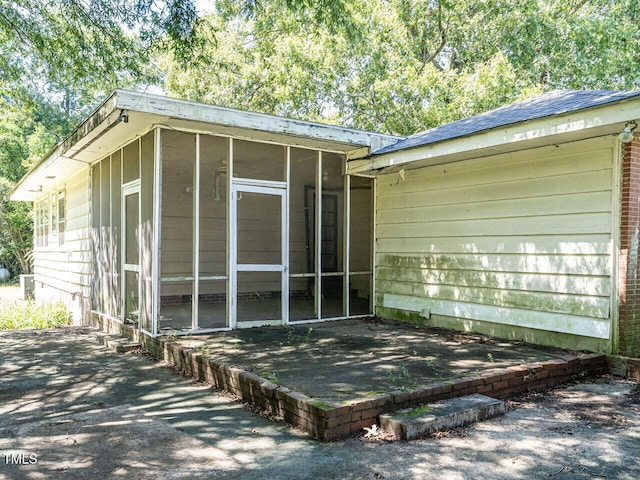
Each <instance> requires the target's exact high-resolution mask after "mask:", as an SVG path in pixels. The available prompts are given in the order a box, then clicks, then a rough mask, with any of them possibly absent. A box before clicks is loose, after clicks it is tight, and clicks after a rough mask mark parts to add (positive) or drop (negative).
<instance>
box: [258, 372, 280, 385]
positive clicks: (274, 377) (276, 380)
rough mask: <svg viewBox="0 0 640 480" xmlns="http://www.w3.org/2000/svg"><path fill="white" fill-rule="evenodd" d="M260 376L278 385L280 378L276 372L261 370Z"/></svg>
mask: <svg viewBox="0 0 640 480" xmlns="http://www.w3.org/2000/svg"><path fill="white" fill-rule="evenodd" d="M262 376H263V377H264V378H266V379H267V380H269V381H270V382H273V383H275V384H276V385H280V379H279V378H278V374H277V373H276V372H262Z"/></svg>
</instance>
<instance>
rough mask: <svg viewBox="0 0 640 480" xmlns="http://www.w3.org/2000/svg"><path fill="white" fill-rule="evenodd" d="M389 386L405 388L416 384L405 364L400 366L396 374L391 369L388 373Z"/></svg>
mask: <svg viewBox="0 0 640 480" xmlns="http://www.w3.org/2000/svg"><path fill="white" fill-rule="evenodd" d="M388 376H389V383H390V384H391V388H393V389H396V390H406V389H407V388H412V387H415V386H416V382H415V380H414V379H413V377H412V376H411V373H410V372H409V370H408V369H407V367H406V366H405V365H402V366H401V367H400V374H399V375H396V374H395V373H394V372H393V371H390V372H389V373H388Z"/></svg>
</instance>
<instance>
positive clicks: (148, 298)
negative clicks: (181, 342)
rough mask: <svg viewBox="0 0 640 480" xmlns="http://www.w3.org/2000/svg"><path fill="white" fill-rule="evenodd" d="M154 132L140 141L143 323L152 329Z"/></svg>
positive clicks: (141, 319) (141, 297)
mask: <svg viewBox="0 0 640 480" xmlns="http://www.w3.org/2000/svg"><path fill="white" fill-rule="evenodd" d="M154 151H155V134H154V131H151V132H149V133H147V134H146V135H145V136H143V137H142V138H141V140H140V326H141V327H142V328H144V329H145V330H147V331H149V332H150V331H152V329H153V327H152V320H153V317H152V315H153V254H154V248H153V214H154V208H153V199H154V195H153V185H154V175H155V169H154V156H155V152H154Z"/></svg>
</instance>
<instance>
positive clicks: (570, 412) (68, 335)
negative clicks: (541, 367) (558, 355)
mask: <svg viewBox="0 0 640 480" xmlns="http://www.w3.org/2000/svg"><path fill="white" fill-rule="evenodd" d="M510 406H511V407H512V409H511V410H510V411H509V412H508V413H507V415H506V416H504V417H499V418H496V419H493V420H490V421H486V422H483V423H480V424H477V425H474V426H470V427H468V428H466V429H459V430H455V431H452V432H446V433H444V434H440V435H437V438H427V439H424V440H419V441H412V442H394V443H385V442H383V441H376V440H374V441H372V440H369V439H366V438H364V437H359V438H350V439H347V440H344V441H340V442H333V443H328V444H323V443H320V442H318V441H316V440H312V439H310V438H308V437H307V436H306V435H305V434H304V433H302V432H299V431H297V430H294V429H291V428H288V427H287V426H285V425H282V424H279V423H272V422H270V421H269V420H267V419H264V418H262V417H260V416H257V415H254V414H253V413H252V412H251V411H249V410H248V409H247V408H246V407H245V406H243V405H242V404H239V403H236V402H234V401H233V399H230V398H229V397H227V396H225V395H222V394H220V393H218V392H213V391H212V390H211V389H210V388H209V387H208V386H206V385H203V384H194V383H193V382H192V381H190V380H188V379H185V378H183V377H180V376H178V375H177V374H175V373H174V372H173V371H171V370H169V369H167V368H164V367H163V366H162V365H161V364H158V363H157V362H156V361H154V360H153V359H151V358H149V357H147V356H144V355H135V354H129V355H116V354H113V353H110V352H109V351H107V350H106V349H104V348H103V347H101V346H99V345H98V344H97V343H96V342H95V341H94V339H93V332H92V331H91V330H88V329H78V328H61V329H54V330H49V331H46V332H11V333H0V419H1V420H2V422H1V424H0V479H21V478H25V479H46V478H54V479H88V478H91V479H93V478H99V479H111V478H127V479H131V478H140V479H145V478H153V479H157V478H165V479H192V478H198V479H200V478H225V479H226V478H256V479H257V478H260V479H263V478H269V479H271V478H274V479H298V478H319V479H320V478H322V479H343V478H344V479H375V478H387V479H421V478H447V479H457V478H460V479H464V478H478V479H480V478H482V479H488V478H504V479H507V478H509V479H512V478H522V479H529V478H558V479H560V478H572V479H573V478H621V479H626V478H628V479H637V478H640V464H639V463H638V461H637V453H638V446H639V445H640V389H639V387H638V385H637V383H635V382H630V381H622V380H619V379H613V378H604V379H599V380H597V381H594V382H590V383H584V384H576V385H571V386H568V387H566V388H563V389H556V390H553V391H550V392H546V393H545V394H544V395H543V394H540V393H530V394H527V395H522V396H520V397H518V398H514V399H513V400H512V401H511V402H510ZM18 459H21V463H25V464H24V465H15V463H16V462H17V460H18ZM33 459H36V460H37V463H35V462H33ZM7 462H8V464H7ZM18 463H20V462H18Z"/></svg>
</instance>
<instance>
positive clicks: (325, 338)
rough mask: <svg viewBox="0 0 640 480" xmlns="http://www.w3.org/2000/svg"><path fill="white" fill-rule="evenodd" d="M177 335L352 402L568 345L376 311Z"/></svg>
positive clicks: (553, 353) (307, 389)
mask: <svg viewBox="0 0 640 480" xmlns="http://www.w3.org/2000/svg"><path fill="white" fill-rule="evenodd" d="M177 341H178V342H179V343H180V344H181V345H183V346H185V347H190V348H194V349H196V350H197V351H200V352H202V353H204V354H205V355H206V356H209V357H212V358H214V359H215V360H216V361H219V362H220V363H223V364H227V365H235V366H239V367H241V368H243V369H245V370H248V371H251V372H253V373H256V374H258V375H261V376H263V377H265V378H269V379H270V380H272V381H275V382H276V383H280V384H282V385H284V386H286V387H288V388H291V389H293V390H295V391H298V392H301V393H304V394H305V395H308V396H310V397H315V398H318V399H321V400H329V401H337V402H340V401H345V400H351V399H354V398H362V397H367V396H370V395H372V394H378V393H383V392H391V391H394V390H398V389H405V388H412V387H415V386H418V385H428V384H430V383H434V382H438V381H446V380H453V379H456V378H462V377H473V376H475V375H478V376H479V375H481V374H488V373H490V372H492V371H495V370H501V369H504V368H506V367H509V366H512V365H520V364H524V363H536V362H543V361H545V360H549V359H552V358H558V357H560V356H561V355H564V354H566V351H564V350H559V349H553V348H543V347H536V346H532V345H526V344H524V343H523V342H509V341H505V340H497V339H494V338H492V337H487V336H484V335H476V334H467V333H459V332H452V331H449V330H443V329H435V328H426V327H423V326H417V325H413V324H410V323H406V322H394V321H389V320H379V319H371V318H363V319H354V320H340V321H335V322H326V323H323V324H315V325H313V326H309V325H301V326H291V327H270V328H253V329H247V330H235V331H232V332H224V333H219V334H215V335H206V336H205V335H197V336H189V337H177Z"/></svg>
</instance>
